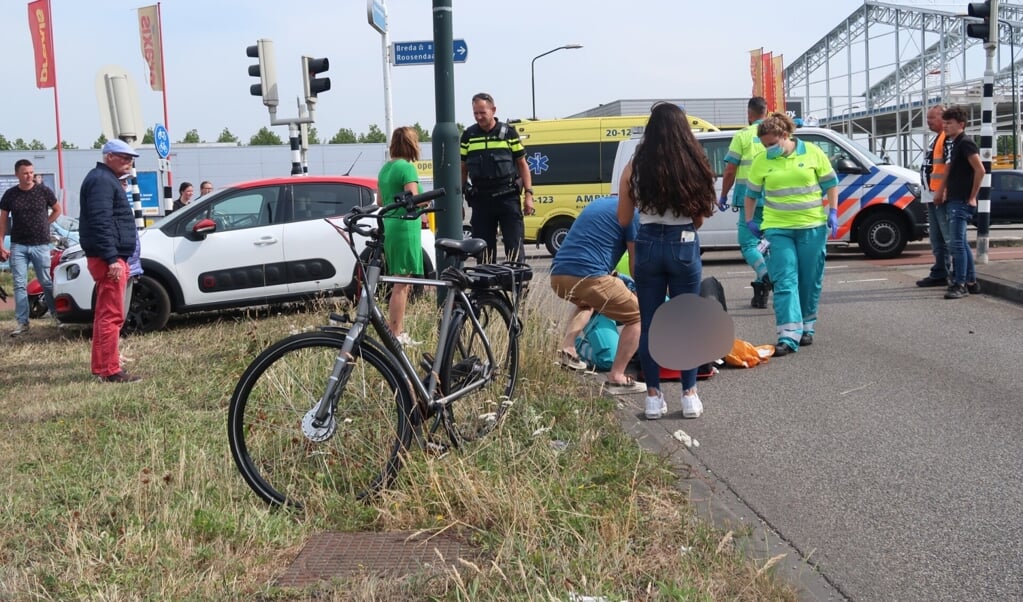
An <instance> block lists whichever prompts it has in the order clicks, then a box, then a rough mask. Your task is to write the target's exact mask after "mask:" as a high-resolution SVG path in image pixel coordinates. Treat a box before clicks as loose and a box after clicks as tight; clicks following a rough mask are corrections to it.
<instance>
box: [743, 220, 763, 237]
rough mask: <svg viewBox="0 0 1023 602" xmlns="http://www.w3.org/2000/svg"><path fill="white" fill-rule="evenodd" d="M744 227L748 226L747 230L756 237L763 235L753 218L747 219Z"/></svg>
mask: <svg viewBox="0 0 1023 602" xmlns="http://www.w3.org/2000/svg"><path fill="white" fill-rule="evenodd" d="M746 227H747V228H749V231H750V232H751V233H752V234H753V236H756V237H757V238H763V237H764V232H763V230H761V229H760V228H758V227H757V222H756V221H755V220H749V221H748V222H746Z"/></svg>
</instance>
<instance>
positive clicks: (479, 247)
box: [434, 238, 487, 259]
mask: <svg viewBox="0 0 1023 602" xmlns="http://www.w3.org/2000/svg"><path fill="white" fill-rule="evenodd" d="M434 246H435V247H437V250H438V251H443V252H444V253H447V254H448V255H455V256H458V257H461V258H462V259H466V258H469V257H476V256H477V255H479V254H480V253H482V252H483V251H485V250H486V248H487V242H486V241H485V240H483V239H481V238H466V239H463V240H456V239H454V238H438V239H437V242H436V243H435V244H434Z"/></svg>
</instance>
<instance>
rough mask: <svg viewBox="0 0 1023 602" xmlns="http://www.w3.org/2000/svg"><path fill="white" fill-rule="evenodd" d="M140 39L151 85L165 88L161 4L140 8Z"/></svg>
mask: <svg viewBox="0 0 1023 602" xmlns="http://www.w3.org/2000/svg"><path fill="white" fill-rule="evenodd" d="M139 39H140V40H141V43H142V58H143V59H144V60H145V61H146V65H148V66H149V87H150V88H152V89H153V91H155V92H160V91H162V90H163V35H162V34H161V33H160V6H159V5H158V4H154V5H152V6H143V7H142V8H140V9H139Z"/></svg>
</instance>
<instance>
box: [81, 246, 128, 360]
mask: <svg viewBox="0 0 1023 602" xmlns="http://www.w3.org/2000/svg"><path fill="white" fill-rule="evenodd" d="M117 261H119V262H121V263H122V264H123V268H124V271H123V272H122V274H123V275H122V277H121V278H120V279H118V280H111V279H110V277H109V276H107V271H108V270H109V269H110V267H109V266H108V265H107V262H106V261H104V260H103V259H102V258H100V257H89V258H88V265H89V274H91V275H92V279H93V280H94V281H95V282H96V303H95V304H94V305H93V308H92V373H93V374H95V375H97V376H111V375H114V374H117V373H118V372H120V371H121V351H120V349H119V344H120V338H121V325H123V324H124V288H125V286H126V285H127V283H128V278H130V276H129V275H128V263H127V262H126V261H124V260H123V259H118V260H117Z"/></svg>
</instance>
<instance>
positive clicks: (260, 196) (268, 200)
mask: <svg viewBox="0 0 1023 602" xmlns="http://www.w3.org/2000/svg"><path fill="white" fill-rule="evenodd" d="M280 192H281V188H280V186H268V187H266V188H254V189H249V190H237V191H234V192H232V193H229V194H225V195H222V196H220V197H218V198H216V199H215V200H211V202H210V203H208V204H206V205H205V206H204V207H203V210H202V211H200V212H199V213H197V214H196V215H194V216H192V218H191V219H190V220H189V221H188V225H187V226H186V229H188V230H191V229H192V227H193V226H195V224H196V223H198V222H199V220H202V219H211V220H213V221H214V222H215V223H216V224H217V232H226V231H230V230H242V229H244V228H254V227H257V226H269V225H270V224H274V223H278V222H279V221H280V219H279V217H278V211H277V210H278V206H279V203H278V197H279V196H280Z"/></svg>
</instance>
